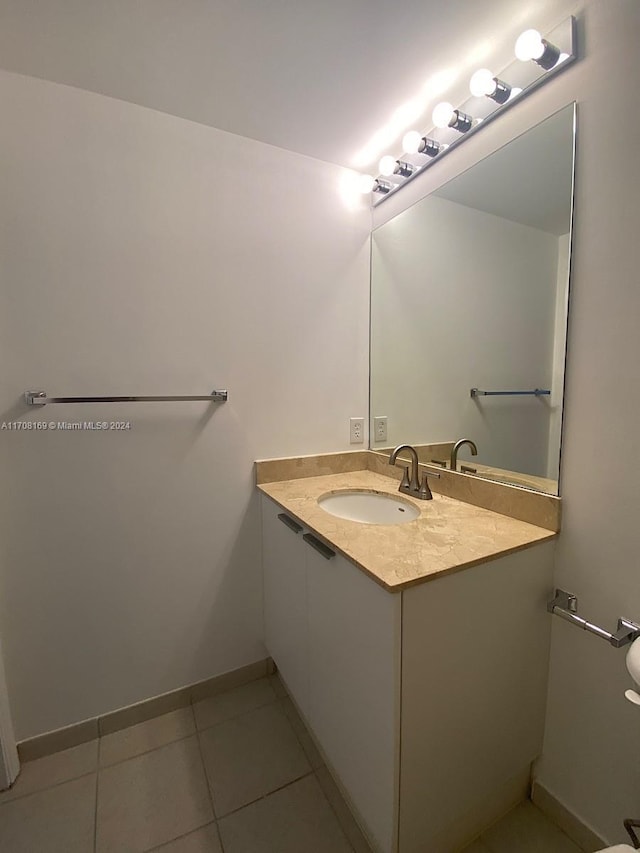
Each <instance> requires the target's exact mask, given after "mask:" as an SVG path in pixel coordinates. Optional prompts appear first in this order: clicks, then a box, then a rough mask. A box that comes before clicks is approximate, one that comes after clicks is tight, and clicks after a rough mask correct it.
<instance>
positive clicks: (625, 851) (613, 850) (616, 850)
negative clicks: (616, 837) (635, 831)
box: [598, 844, 634, 853]
mask: <svg viewBox="0 0 640 853" xmlns="http://www.w3.org/2000/svg"><path fill="white" fill-rule="evenodd" d="M598 853H634V850H633V847H629V845H628V844H616V846H615V847H605V848H604V850H599V851H598Z"/></svg>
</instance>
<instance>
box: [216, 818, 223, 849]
mask: <svg viewBox="0 0 640 853" xmlns="http://www.w3.org/2000/svg"><path fill="white" fill-rule="evenodd" d="M216 832H217V834H218V844H219V845H220V850H222V853H225V849H224V842H223V841H222V833H221V832H220V824H219V822H218V821H216Z"/></svg>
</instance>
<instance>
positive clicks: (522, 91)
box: [361, 16, 576, 207]
mask: <svg viewBox="0 0 640 853" xmlns="http://www.w3.org/2000/svg"><path fill="white" fill-rule="evenodd" d="M575 30H576V25H575V18H574V17H573V16H571V17H569V18H567V19H566V20H565V21H563V22H562V23H561V24H560V25H559V26H557V27H556V28H555V29H554V30H552V31H551V32H550V33H549V34H548V37H545V38H543V37H542V36H541V35H540V33H539V32H538V31H537V30H532V29H529V30H525V32H524V33H522V34H521V35H520V37H519V38H518V40H517V42H516V51H515V53H516V57H517V58H516V60H515V61H513V62H511V63H510V64H509V65H508V66H507V67H506V68H504V69H503V70H502V71H501V72H500V74H499V75H494V74H493V73H492V72H491V71H490V70H489V69H487V68H482V69H479V70H478V71H476V73H475V74H474V75H473V76H472V78H471V83H470V91H471V93H472V97H471V98H469V99H468V100H467V101H465V102H464V103H463V104H461V105H460V107H458V108H455V107H454V106H453V105H452V104H451V103H449V102H447V101H443V102H442V103H440V104H438V105H437V106H436V107H435V109H434V110H433V114H432V121H433V124H434V127H433V129H432V130H430V131H429V132H428V133H425V134H421V133H418V132H417V131H410V132H409V133H407V134H405V136H404V138H403V140H402V146H403V149H404V153H403V154H402V156H401V157H398V158H396V157H393V156H391V155H386V156H385V157H383V158H382V160H381V161H380V167H381V174H380V176H379V177H378V178H373V177H372V176H370V175H367V176H362V183H361V187H362V191H363V192H371V194H372V205H373V206H374V207H377V205H378V204H382V202H383V201H384V200H385V199H387V198H389V197H390V196H392V195H394V194H395V193H396V192H397V191H398V190H399V189H401V188H402V187H404V186H406V185H407V184H408V183H409V182H410V181H412V180H413V179H414V178H415V177H416V176H417V175H419V174H421V173H422V172H424V170H425V169H428V168H429V167H430V166H431V165H432V164H433V163H434V162H435V161H436V160H439V159H440V158H441V157H442V156H443V155H444V154H446V153H448V152H449V151H450V150H451V149H452V148H454V147H455V146H456V145H459V144H460V143H461V142H462V141H463V140H464V139H467V138H468V137H469V136H471V135H473V134H474V133H475V132H476V131H477V130H479V128H480V127H484V125H485V124H487V122H489V121H490V120H492V119H494V118H495V117H496V116H497V115H498V114H499V113H501V112H502V111H503V110H505V109H508V108H509V107H510V106H511V105H512V104H513V103H514V101H516V100H520V99H521V98H522V97H524V96H525V95H528V94H529V93H530V92H532V91H533V90H534V89H536V88H537V87H538V86H541V85H542V84H543V83H546V82H547V81H548V80H549V79H551V77H553V76H554V75H555V74H557V73H559V72H560V71H562V70H564V68H566V67H567V66H568V65H570V64H571V63H572V62H573V61H574V60H575V59H576V50H575ZM507 81H508V82H507ZM392 164H393V167H392ZM383 168H384V171H382V169H383ZM367 188H368V189H367Z"/></svg>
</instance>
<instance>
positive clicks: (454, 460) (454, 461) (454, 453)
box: [449, 438, 478, 471]
mask: <svg viewBox="0 0 640 853" xmlns="http://www.w3.org/2000/svg"><path fill="white" fill-rule="evenodd" d="M465 444H468V445H469V449H470V450H471V455H472V456H477V455H478V448H477V447H476V443H475V441H471V439H470V438H461V439H460V441H456V443H455V444H454V445H453V447H452V448H451V464H450V466H449V467H450V468H451V470H452V471H457V470H458V451H459V450H460V448H461V447H464V446H465Z"/></svg>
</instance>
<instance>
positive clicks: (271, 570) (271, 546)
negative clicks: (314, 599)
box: [262, 497, 309, 714]
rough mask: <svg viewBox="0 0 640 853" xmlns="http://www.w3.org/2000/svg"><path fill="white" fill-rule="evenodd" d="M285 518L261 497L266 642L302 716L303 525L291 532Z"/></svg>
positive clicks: (305, 688) (305, 675)
mask: <svg viewBox="0 0 640 853" xmlns="http://www.w3.org/2000/svg"><path fill="white" fill-rule="evenodd" d="M287 519H289V521H290V522H291V521H293V519H290V517H289V516H287V514H286V513H284V512H283V511H282V509H281V508H280V507H278V506H276V504H274V503H273V502H272V501H270V500H269V499H268V498H265V497H263V498H262V554H263V557H262V559H263V577H264V632H265V645H266V647H267V651H268V652H269V654H270V655H271V657H272V658H273V660H274V661H275V663H276V666H277V667H278V669H279V670H280V672H281V674H282V678H283V679H284V682H285V684H286V685H287V687H288V689H289V691H290V692H291V694H292V696H293V698H294V699H295V701H296V702H297V704H298V706H299V707H300V710H301V711H302V712H303V713H305V714H306V711H307V707H308V695H309V671H308V660H307V579H306V572H305V556H306V551H307V548H306V545H305V543H304V542H303V541H302V528H300V530H299V532H297V533H296V531H295V530H294V529H291V528H290V527H288V526H287V523H286V520H287ZM294 524H295V522H294Z"/></svg>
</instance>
